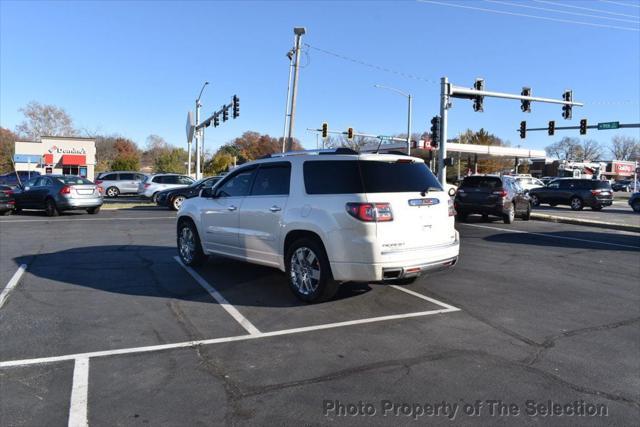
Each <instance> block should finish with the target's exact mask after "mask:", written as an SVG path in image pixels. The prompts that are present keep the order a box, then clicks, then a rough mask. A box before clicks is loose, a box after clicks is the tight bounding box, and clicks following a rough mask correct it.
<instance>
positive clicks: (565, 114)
mask: <svg viewBox="0 0 640 427" xmlns="http://www.w3.org/2000/svg"><path fill="white" fill-rule="evenodd" d="M562 99H564V100H565V101H566V102H572V101H573V92H572V91H570V90H565V91H564V93H563V94H562ZM562 118H563V119H565V120H571V104H564V105H563V106H562Z"/></svg>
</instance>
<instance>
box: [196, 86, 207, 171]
mask: <svg viewBox="0 0 640 427" xmlns="http://www.w3.org/2000/svg"><path fill="white" fill-rule="evenodd" d="M208 84H209V82H204V84H203V85H202V89H200V94H199V95H198V98H197V99H196V134H195V137H196V179H200V178H202V169H201V168H200V158H201V157H202V156H201V155H202V146H201V144H202V142H203V141H204V129H202V130H200V129H198V125H199V124H200V107H202V104H201V103H200V98H201V97H202V92H203V91H204V88H205V87H206V86H207V85H208ZM200 132H202V136H203V138H202V141H201V140H200Z"/></svg>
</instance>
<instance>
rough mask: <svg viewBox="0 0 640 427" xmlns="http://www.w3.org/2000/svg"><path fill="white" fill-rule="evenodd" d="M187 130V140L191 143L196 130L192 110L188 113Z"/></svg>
mask: <svg viewBox="0 0 640 427" xmlns="http://www.w3.org/2000/svg"><path fill="white" fill-rule="evenodd" d="M186 130H187V142H188V143H189V144H191V141H192V140H193V132H194V130H195V123H194V122H193V113H192V112H191V111H189V112H188V113H187V126H186Z"/></svg>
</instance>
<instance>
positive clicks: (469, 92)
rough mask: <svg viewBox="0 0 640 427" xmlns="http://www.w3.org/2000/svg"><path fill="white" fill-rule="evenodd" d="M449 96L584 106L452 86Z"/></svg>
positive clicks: (551, 99)
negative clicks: (484, 97)
mask: <svg viewBox="0 0 640 427" xmlns="http://www.w3.org/2000/svg"><path fill="white" fill-rule="evenodd" d="M449 96H452V97H454V98H475V97H476V96H486V97H489V98H506V99H519V100H522V101H533V102H546V103H548V104H562V105H573V106H577V107H583V106H584V103H582V102H575V101H572V102H567V101H565V100H563V99H553V98H541V97H538V96H523V95H515V94H511V93H503V92H491V91H488V90H477V89H472V88H466V87H462V86H454V85H450V86H449Z"/></svg>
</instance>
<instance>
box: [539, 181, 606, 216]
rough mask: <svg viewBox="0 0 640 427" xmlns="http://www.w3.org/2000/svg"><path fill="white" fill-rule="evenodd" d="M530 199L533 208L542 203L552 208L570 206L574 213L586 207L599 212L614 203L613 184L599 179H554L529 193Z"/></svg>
mask: <svg viewBox="0 0 640 427" xmlns="http://www.w3.org/2000/svg"><path fill="white" fill-rule="evenodd" d="M529 197H531V203H532V204H533V206H538V205H540V204H542V203H548V204H549V205H551V206H556V205H569V206H571V209H573V210H574V211H580V210H582V209H583V208H584V207H585V206H589V207H590V208H591V209H593V210H594V211H599V210H600V209H602V208H603V207H604V206H611V204H612V203H613V193H612V190H611V184H609V181H600V180H597V179H579V178H559V179H554V180H553V181H551V182H549V184H547V186H546V187H542V188H534V189H533V190H531V191H529Z"/></svg>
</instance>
